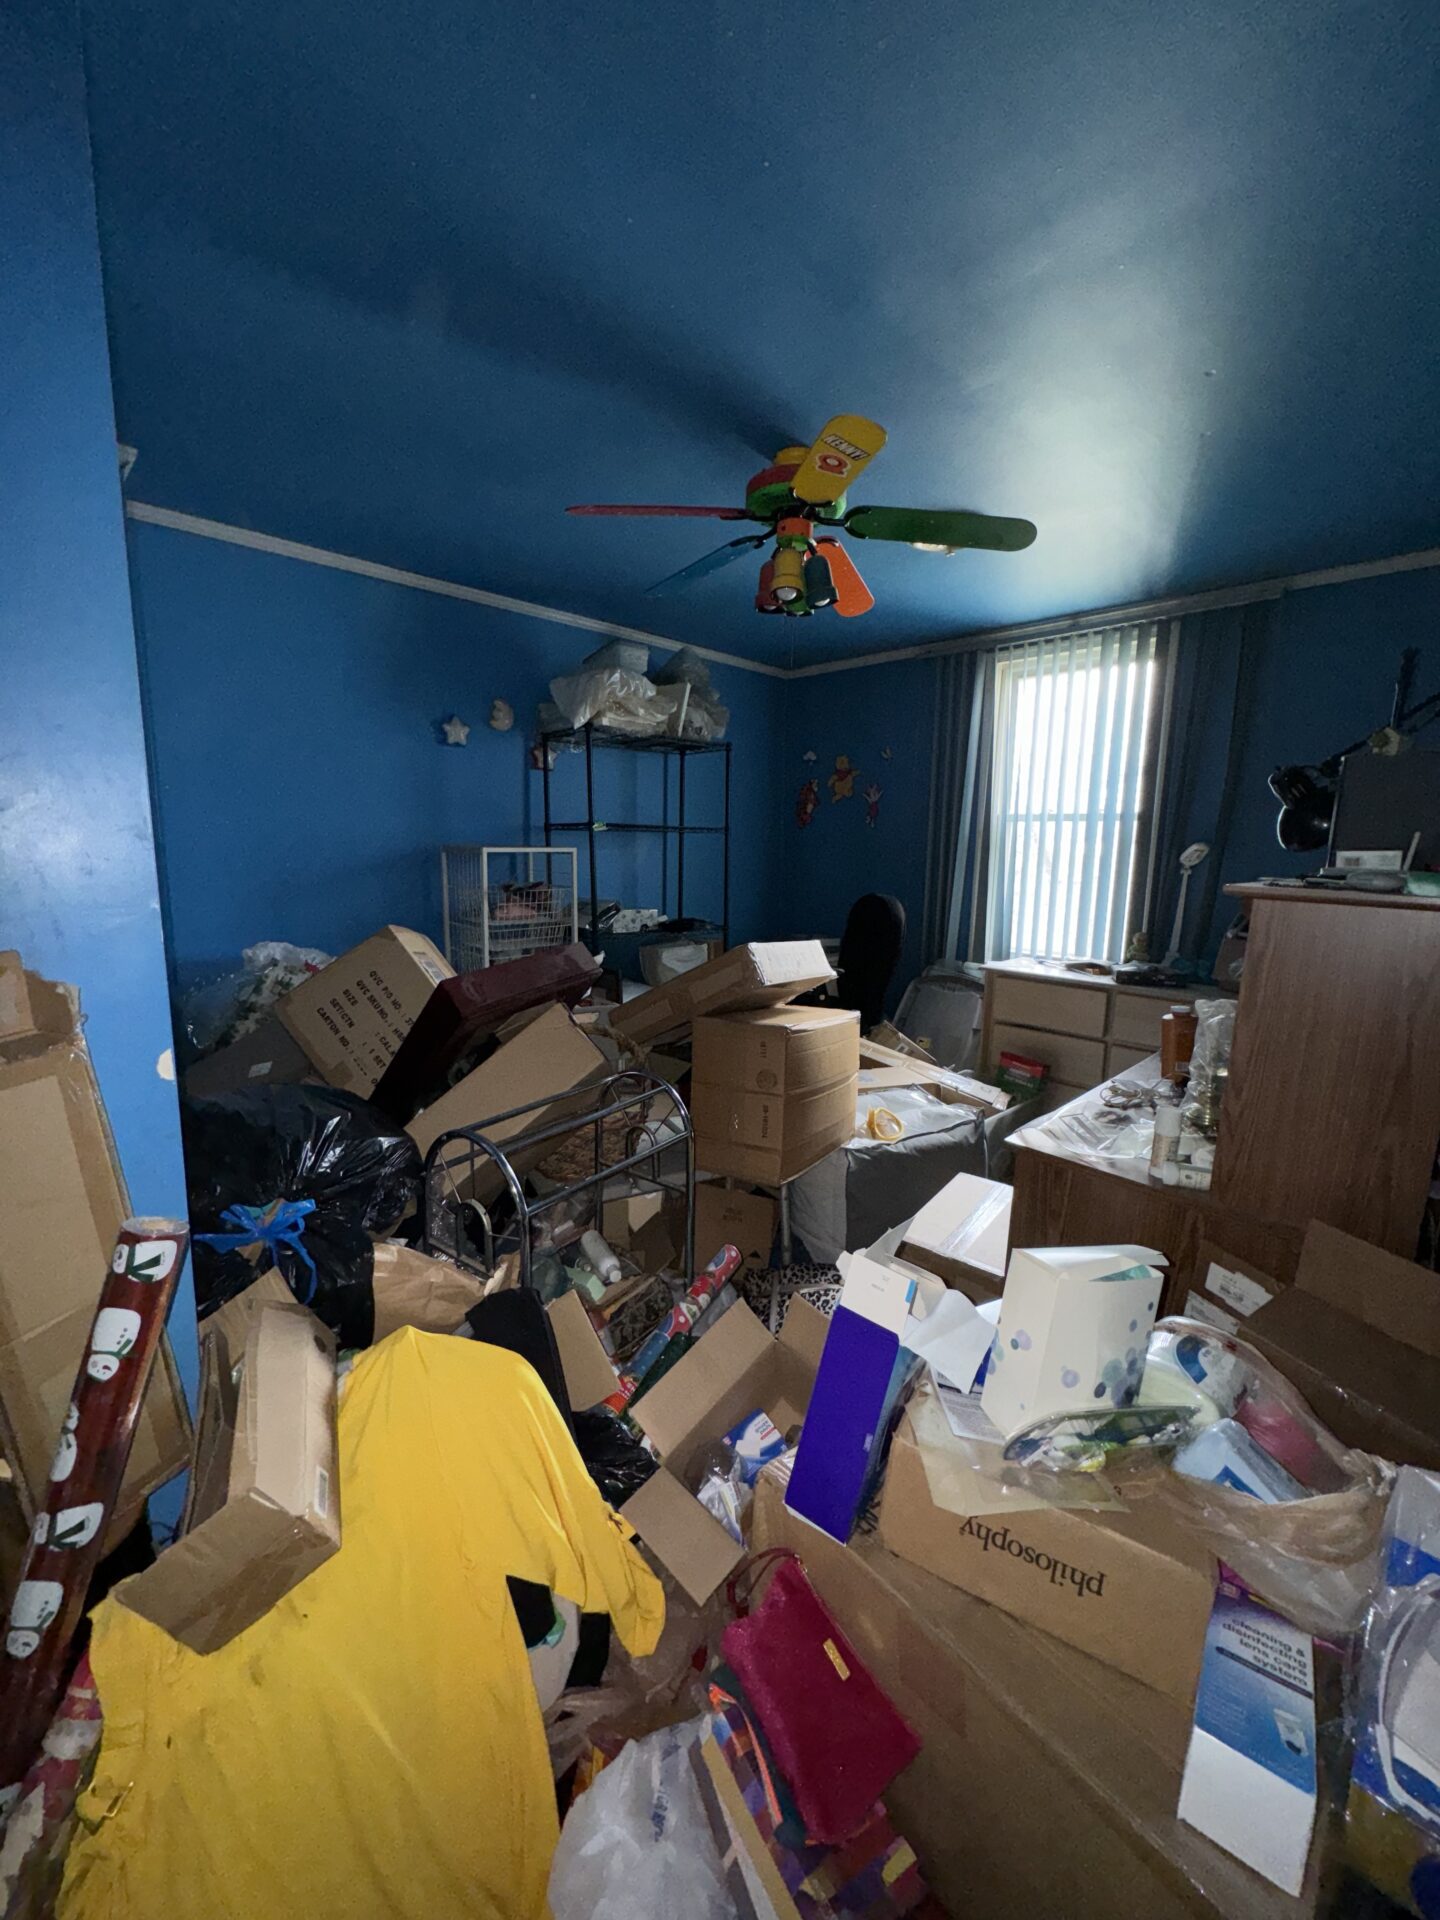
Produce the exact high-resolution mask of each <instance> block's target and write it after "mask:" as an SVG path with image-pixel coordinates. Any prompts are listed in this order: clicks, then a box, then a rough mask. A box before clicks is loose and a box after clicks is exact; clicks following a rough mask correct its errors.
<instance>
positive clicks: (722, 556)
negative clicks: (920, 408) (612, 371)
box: [566, 413, 1035, 619]
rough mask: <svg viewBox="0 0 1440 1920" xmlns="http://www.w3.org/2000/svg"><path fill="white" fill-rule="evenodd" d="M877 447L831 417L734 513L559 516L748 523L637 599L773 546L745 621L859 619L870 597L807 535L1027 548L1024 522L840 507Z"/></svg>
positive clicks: (786, 452)
mask: <svg viewBox="0 0 1440 1920" xmlns="http://www.w3.org/2000/svg"><path fill="white" fill-rule="evenodd" d="M884 444H885V429H884V428H883V427H877V426H876V424H875V422H874V421H873V420H862V419H861V418H860V416H859V415H858V414H855V413H837V414H836V416H835V418H834V419H833V420H830V421H827V423H826V424H825V426H824V427H823V428H822V429H821V431H820V437H819V438H818V439H817V440H816V442H815V444H814V446H812V447H784V448H782V449H781V451H780V452H779V453H777V454H776V456H775V460H774V463H773V465H771V466H768V467H765V468H763V469H762V471H761V472H759V473H757V474H753V475H752V476H751V478H750V481H749V482H748V484H747V486H746V488H745V504H744V506H743V507H626V506H589V507H567V508H566V512H567V513H595V514H630V515H652V516H657V517H658V516H662V515H679V516H683V517H686V518H691V519H703V520H753V521H756V522H758V523H759V524H760V525H762V526H763V527H764V528H765V531H764V533H745V534H741V535H740V537H739V538H738V539H737V540H728V541H727V542H726V543H725V545H724V546H723V547H716V548H715V549H714V551H713V552H711V553H706V554H702V555H701V557H700V558H699V559H698V560H692V561H691V563H690V565H689V566H688V567H682V568H681V569H680V571H679V572H678V573H672V574H669V575H667V577H666V578H665V579H664V580H657V581H656V582H655V584H654V586H653V587H647V588H646V590H645V591H646V593H647V594H664V593H673V592H674V590H675V589H676V588H677V587H683V586H685V585H687V584H688V583H689V582H690V581H691V580H700V579H703V578H704V576H705V575H706V574H707V573H714V572H716V571H717V570H718V569H719V568H721V567H727V566H729V564H730V562H731V561H732V560H738V559H740V558H741V556H742V555H743V554H746V553H752V552H753V551H754V550H755V549H756V548H757V547H765V546H769V545H770V543H771V541H774V543H775V551H774V552H773V553H772V554H771V555H770V556H769V558H768V559H766V561H765V562H764V564H763V565H762V566H761V569H760V584H759V587H758V589H757V590H756V594H755V611H756V612H757V613H788V614H791V615H803V614H810V613H818V612H819V611H820V610H821V609H822V608H823V607H834V609H835V611H836V612H837V613H838V614H840V615H841V616H842V617H843V618H847V619H850V618H853V617H854V616H855V615H857V614H861V613H868V612H869V611H870V609H871V607H873V606H874V604H875V596H874V595H873V594H872V593H871V591H870V589H869V588H868V587H867V586H866V584H865V582H864V581H863V580H862V579H861V577H860V569H859V568H858V567H857V566H856V565H855V562H854V561H853V560H852V559H851V558H850V555H849V553H848V552H847V551H846V550H845V548H844V547H843V546H841V544H840V542H839V540H838V539H837V538H836V537H835V535H834V534H831V533H823V534H822V533H817V531H816V530H817V528H821V527H834V528H836V529H838V531H839V532H842V533H848V534H849V536H850V538H851V539H852V540H899V541H902V542H903V543H904V544H906V545H907V546H912V547H916V548H918V549H919V550H920V551H921V552H922V553H955V552H956V551H957V550H958V549H959V548H961V547H989V548H992V549H994V550H995V551H998V552H1002V553H1018V552H1019V551H1020V549H1021V548H1022V547H1028V546H1029V545H1030V543H1031V541H1032V540H1033V539H1034V538H1035V528H1034V526H1033V525H1032V524H1031V522H1030V521H1028V520H1005V519H998V518H996V517H995V516H994V515H993V514H987V513H965V512H961V511H959V510H957V509H949V508H943V507H940V508H936V507H867V506H861V507H847V505H846V501H845V490H846V488H847V487H848V486H849V485H850V482H851V481H852V480H853V479H854V478H855V476H856V475H857V474H858V473H860V472H861V471H862V470H863V469H864V468H865V467H867V466H869V464H870V462H871V461H872V460H873V459H874V458H875V455H876V454H877V453H879V451H880V449H881V448H882V447H883V446H884Z"/></svg>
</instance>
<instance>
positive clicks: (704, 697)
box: [653, 647, 730, 740]
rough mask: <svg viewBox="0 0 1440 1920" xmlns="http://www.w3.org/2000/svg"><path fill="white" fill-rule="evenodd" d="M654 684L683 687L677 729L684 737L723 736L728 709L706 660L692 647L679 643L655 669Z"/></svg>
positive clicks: (710, 737) (719, 737)
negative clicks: (685, 695)
mask: <svg viewBox="0 0 1440 1920" xmlns="http://www.w3.org/2000/svg"><path fill="white" fill-rule="evenodd" d="M653 678H654V681H655V685H656V686H657V687H679V688H685V689H686V690H687V692H688V697H687V698H686V700H685V701H684V704H683V706H682V707H681V710H680V713H679V715H678V722H679V724H678V725H677V727H676V732H677V733H678V734H679V735H680V737H681V738H682V739H684V740H723V739H724V738H725V729H726V728H727V727H728V726H729V725H730V710H729V708H728V707H725V706H722V705H721V702H720V698H719V695H718V694H717V693H716V691H715V688H714V685H713V684H712V682H711V679H710V666H709V663H708V661H706V660H704V659H702V658H701V656H700V655H699V654H698V653H696V651H695V649H694V648H693V647H681V649H680V650H679V652H678V653H674V654H672V655H671V656H670V658H669V659H668V660H667V661H665V663H664V664H663V665H662V666H660V667H657V668H656V670H655V673H654V676H653Z"/></svg>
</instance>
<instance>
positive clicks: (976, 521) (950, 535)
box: [844, 507, 1035, 553]
mask: <svg viewBox="0 0 1440 1920" xmlns="http://www.w3.org/2000/svg"><path fill="white" fill-rule="evenodd" d="M844 527H845V531H846V532H847V533H849V534H853V535H854V536H855V538H856V539H857V540H904V541H907V542H908V543H909V544H910V545H911V546H912V547H913V546H921V547H993V548H995V549H996V550H997V551H999V552H1001V553H1018V552H1019V551H1020V549H1021V548H1022V547H1028V546H1029V545H1030V542H1031V541H1032V540H1033V539H1034V538H1035V528H1034V526H1033V525H1032V524H1031V522H1030V521H1028V520H1001V519H997V518H996V517H995V515H993V514H989V513H964V512H961V511H959V510H956V511H953V512H952V511H950V510H948V509H946V508H944V507H852V508H851V509H850V511H849V513H847V514H846V516H845V520H844Z"/></svg>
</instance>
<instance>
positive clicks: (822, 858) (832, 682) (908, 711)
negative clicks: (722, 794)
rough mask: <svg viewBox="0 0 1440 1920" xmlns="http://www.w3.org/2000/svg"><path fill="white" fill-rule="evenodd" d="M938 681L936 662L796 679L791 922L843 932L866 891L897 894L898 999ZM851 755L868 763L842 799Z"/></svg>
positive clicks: (916, 935) (913, 950)
mask: <svg viewBox="0 0 1440 1920" xmlns="http://www.w3.org/2000/svg"><path fill="white" fill-rule="evenodd" d="M934 687H935V663H934V662H933V661H932V660H899V661H896V663H895V664H894V665H893V666H880V667H857V668H855V669H853V670H852V671H849V672H845V673H835V674H822V675H818V676H817V677H816V678H815V679H813V680H791V681H787V682H786V683H785V695H786V704H787V718H786V727H785V793H784V813H785V818H784V837H785V855H786V881H785V910H786V914H787V920H786V931H787V932H788V933H790V934H792V935H795V936H797V937H799V936H804V935H809V934H818V935H830V934H834V935H837V936H838V935H839V934H840V933H842V932H843V931H844V927H845V916H846V914H847V913H848V912H849V910H850V907H851V906H852V905H853V903H854V902H855V901H856V900H857V899H859V897H860V895H861V894H863V893H889V894H894V895H895V896H896V898H897V899H899V900H900V902H901V903H902V905H903V906H904V908H905V914H906V932H905V952H904V957H903V959H902V962H901V965H900V967H899V968H898V969H897V972H896V976H895V993H894V996H893V997H898V995H899V993H900V992H901V991H902V990H903V988H904V986H905V983H906V982H907V981H908V980H909V979H910V978H911V977H912V976H913V974H914V973H915V971H916V969H917V967H918V966H919V956H920V922H921V916H922V913H923V911H924V902H925V832H926V822H927V815H928V808H929V797H930V754H931V744H932V731H933V726H934ZM887 752H888V754H889V758H888V759H887V758H886V754H887ZM808 753H813V754H814V755H815V758H814V760H813V761H810V760H807V759H806V758H805V756H806V754H808ZM841 754H844V755H845V756H846V757H847V758H848V759H849V761H850V762H851V764H852V765H853V766H855V767H856V768H858V769H859V771H858V774H857V776H856V779H855V783H854V790H853V793H852V795H851V797H850V798H848V799H840V800H837V799H835V798H834V795H833V791H832V789H831V787H830V784H829V782H830V778H831V776H832V775H833V773H834V771H835V761H836V758H837V756H839V755H841ZM812 778H813V779H814V780H815V781H816V783H817V785H818V790H819V799H818V803H817V805H816V806H815V809H814V812H813V814H812V816H811V819H810V823H809V825H808V826H803V827H802V826H801V825H800V821H799V817H798V807H799V799H800V793H801V789H802V788H803V787H804V785H805V783H806V782H807V781H808V780H810V779H812ZM872 785H873V786H878V787H879V788H880V799H879V804H878V812H877V817H876V819H875V823H874V825H873V826H872V825H869V824H867V814H868V811H869V809H868V806H867V802H866V799H865V793H866V790H867V789H868V788H869V787H871V786H872Z"/></svg>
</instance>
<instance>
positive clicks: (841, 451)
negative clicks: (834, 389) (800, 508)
mask: <svg viewBox="0 0 1440 1920" xmlns="http://www.w3.org/2000/svg"><path fill="white" fill-rule="evenodd" d="M884 444H885V429H884V428H883V427H877V426H876V424H875V422H874V421H873V420H862V419H861V418H860V416H859V414H858V413H837V414H836V416H835V418H834V419H833V420H827V421H826V423H825V425H824V426H823V427H822V428H821V430H820V437H819V439H818V440H817V441H816V442H815V444H814V446H813V447H811V449H810V451H809V453H807V454H806V456H805V459H804V462H803V463H802V465H801V467H800V470H799V472H798V473H797V474H796V475H795V478H794V479H793V480H792V481H791V482H790V488H791V491H792V492H793V493H794V495H795V497H796V499H797V500H803V501H804V502H805V504H806V505H807V506H811V507H820V506H828V505H829V504H830V502H831V501H832V500H838V499H839V498H840V496H841V494H842V493H844V491H845V489H846V488H847V487H848V486H849V485H850V482H851V481H852V480H853V479H854V478H855V476H856V474H857V473H860V472H862V471H863V469H864V468H866V467H868V466H869V464H870V462H871V461H872V460H873V459H874V458H875V456H876V454H877V453H879V451H880V449H881V448H882V447H883V446H884Z"/></svg>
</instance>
